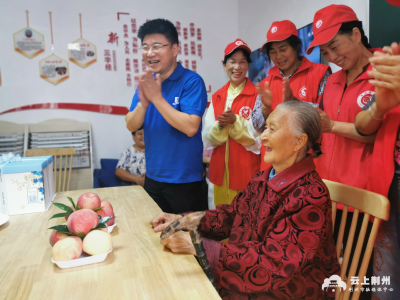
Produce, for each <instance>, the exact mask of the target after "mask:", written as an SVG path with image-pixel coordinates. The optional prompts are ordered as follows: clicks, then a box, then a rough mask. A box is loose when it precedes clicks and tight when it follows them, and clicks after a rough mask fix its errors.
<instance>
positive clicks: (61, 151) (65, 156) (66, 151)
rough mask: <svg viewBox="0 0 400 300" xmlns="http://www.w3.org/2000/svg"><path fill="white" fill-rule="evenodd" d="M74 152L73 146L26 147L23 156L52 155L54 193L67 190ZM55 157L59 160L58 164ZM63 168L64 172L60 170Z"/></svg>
mask: <svg viewBox="0 0 400 300" xmlns="http://www.w3.org/2000/svg"><path fill="white" fill-rule="evenodd" d="M75 154H76V150H75V148H48V149H28V150H26V152H25V156H50V155H51V156H53V176H54V190H55V192H56V193H58V192H64V191H68V190H69V183H70V181H71V169H72V156H73V155H75ZM57 158H58V162H59V163H58V164H57ZM63 160H64V166H63ZM57 166H58V168H57ZM63 169H64V172H63V171H62V170H63ZM62 178H63V179H62ZM67 178H68V179H67ZM57 181H58V182H57ZM61 181H62V185H61ZM66 183H67V184H66Z"/></svg>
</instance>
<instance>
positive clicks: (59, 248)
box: [49, 193, 115, 261]
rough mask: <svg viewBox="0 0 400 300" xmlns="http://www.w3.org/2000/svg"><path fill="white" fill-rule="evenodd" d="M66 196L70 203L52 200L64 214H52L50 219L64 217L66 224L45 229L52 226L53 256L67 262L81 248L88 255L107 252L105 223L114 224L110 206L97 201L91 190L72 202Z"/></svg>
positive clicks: (108, 248) (108, 238) (109, 246)
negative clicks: (69, 204) (75, 201)
mask: <svg viewBox="0 0 400 300" xmlns="http://www.w3.org/2000/svg"><path fill="white" fill-rule="evenodd" d="M68 199H69V201H70V202H71V204H72V206H67V205H64V204H62V203H53V205H55V206H57V207H58V208H60V209H62V210H64V213H59V214H55V215H54V216H52V217H51V218H50V219H53V218H60V217H65V219H66V220H67V223H66V224H63V225H57V226H53V227H50V228H49V229H53V232H52V233H51V235H50V244H51V246H52V247H53V249H52V256H53V259H54V260H55V261H67V260H72V259H77V258H79V257H80V256H81V254H82V251H84V252H85V253H87V254H89V255H98V254H102V253H106V252H108V251H110V249H111V246H112V243H111V235H110V234H109V233H108V226H113V225H114V223H115V215H114V210H113V207H112V205H111V204H110V203H109V202H108V201H105V200H104V201H101V200H100V198H99V196H97V195H96V194H94V193H84V194H82V195H81V196H80V197H79V199H78V202H77V203H76V205H75V203H74V201H73V200H72V198H70V197H68Z"/></svg>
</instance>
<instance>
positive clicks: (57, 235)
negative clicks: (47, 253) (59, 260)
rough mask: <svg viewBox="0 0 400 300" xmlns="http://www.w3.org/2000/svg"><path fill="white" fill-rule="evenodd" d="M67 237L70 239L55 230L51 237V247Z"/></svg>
mask: <svg viewBox="0 0 400 300" xmlns="http://www.w3.org/2000/svg"><path fill="white" fill-rule="evenodd" d="M66 237H68V235H67V234H65V233H61V232H58V231H57V230H53V232H52V233H51V235H50V245H51V246H52V247H53V246H54V244H55V243H57V242H58V241H59V240H62V239H64V238H66Z"/></svg>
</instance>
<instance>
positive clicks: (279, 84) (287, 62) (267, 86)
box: [257, 20, 331, 171]
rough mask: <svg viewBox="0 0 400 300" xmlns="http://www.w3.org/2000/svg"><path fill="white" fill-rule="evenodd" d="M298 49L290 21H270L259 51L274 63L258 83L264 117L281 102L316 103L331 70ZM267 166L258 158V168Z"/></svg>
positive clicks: (297, 42) (262, 152)
mask: <svg viewBox="0 0 400 300" xmlns="http://www.w3.org/2000/svg"><path fill="white" fill-rule="evenodd" d="M300 48H301V40H300V39H299V36H298V33H297V29H296V26H295V25H294V24H293V23H292V22H290V21H288V20H284V21H280V22H274V23H272V25H271V28H270V29H269V30H268V33H267V42H266V43H265V44H264V45H263V46H262V47H261V50H264V49H265V51H266V53H267V55H268V58H269V59H270V60H272V62H273V63H274V65H275V66H274V67H273V68H271V69H270V70H269V72H268V77H266V78H265V79H264V80H263V81H261V83H260V85H258V86H257V91H258V93H259V94H260V96H261V99H262V102H263V104H264V105H263V113H264V117H265V118H267V117H268V115H269V114H270V112H271V111H272V110H274V108H275V107H276V106H277V105H278V104H279V103H282V102H284V101H289V100H294V99H297V100H301V101H305V102H310V103H313V104H317V103H318V102H319V99H320V97H321V95H322V94H323V92H324V87H325V83H326V81H327V79H328V77H329V75H330V74H331V69H330V67H329V66H326V65H322V64H317V63H312V62H310V61H309V60H308V59H307V58H306V57H303V56H298V52H299V50H300ZM265 150H266V149H265V147H264V146H262V147H261V157H264V154H265ZM268 166H269V165H268V164H266V163H265V162H264V159H261V167H260V170H261V171H262V170H265V169H266V168H267V167H268Z"/></svg>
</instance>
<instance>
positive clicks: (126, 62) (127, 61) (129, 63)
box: [125, 58, 131, 72]
mask: <svg viewBox="0 0 400 300" xmlns="http://www.w3.org/2000/svg"><path fill="white" fill-rule="evenodd" d="M125 69H126V71H129V72H130V71H131V61H130V60H129V58H127V59H125Z"/></svg>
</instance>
